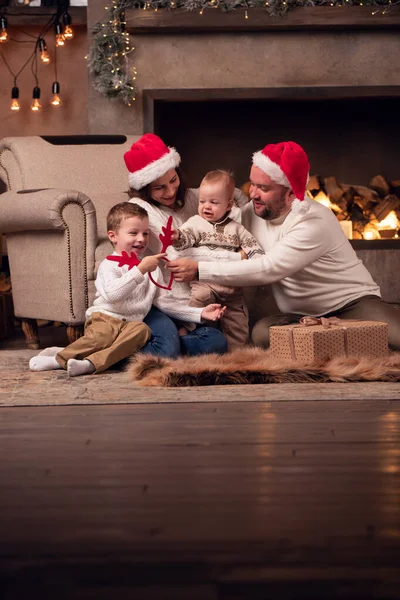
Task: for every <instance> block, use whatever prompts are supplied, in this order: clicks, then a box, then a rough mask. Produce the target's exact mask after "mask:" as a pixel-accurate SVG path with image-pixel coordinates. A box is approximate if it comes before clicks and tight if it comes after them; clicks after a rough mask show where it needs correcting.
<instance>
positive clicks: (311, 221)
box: [199, 199, 380, 315]
mask: <svg viewBox="0 0 400 600" xmlns="http://www.w3.org/2000/svg"><path fill="white" fill-rule="evenodd" d="M303 202H304V203H306V204H305V205H304V208H305V209H306V210H305V212H304V213H301V214H298V213H296V212H295V211H293V210H291V211H290V212H289V213H287V214H286V215H285V216H284V217H281V218H279V219H275V220H273V221H266V220H264V219H261V218H260V217H257V216H256V215H255V214H254V210H253V205H252V203H250V204H249V205H247V206H246V207H245V208H244V209H243V211H242V222H243V225H244V226H245V227H246V229H247V230H248V231H250V233H252V234H253V235H254V237H255V238H256V240H257V241H258V242H259V244H260V245H261V247H262V248H263V249H264V251H265V255H264V256H262V257H260V258H256V259H254V260H251V261H242V262H241V263H237V262H235V263H227V262H224V263H223V264H220V263H219V262H217V261H214V262H203V261H201V262H199V275H200V281H205V282H213V281H214V282H215V281H218V283H219V284H221V285H235V286H257V285H265V284H272V285H271V287H272V291H273V294H274V297H275V301H276V303H277V305H278V307H279V310H280V311H282V312H283V313H296V314H300V315H324V314H326V313H328V312H331V311H334V310H338V309H339V308H341V307H343V306H344V305H346V304H348V303H349V302H351V301H352V300H356V299H357V298H360V297H361V296H365V295H368V294H373V295H376V296H380V291H379V287H378V286H377V285H376V283H375V282H374V281H373V279H372V277H371V275H370V274H369V272H368V271H367V269H366V268H365V267H364V265H363V263H362V262H361V260H360V259H359V258H358V257H357V255H356V253H355V251H354V250H353V248H352V246H351V244H350V242H349V241H348V239H347V238H346V237H345V235H344V233H343V231H342V228H341V227H340V223H339V221H338V220H337V219H336V217H335V215H334V214H333V213H332V211H331V210H329V209H328V208H326V207H325V206H323V205H322V204H320V203H318V202H315V201H314V200H311V199H305V200H304V201H303Z"/></svg>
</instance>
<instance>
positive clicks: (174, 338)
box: [141, 306, 228, 358]
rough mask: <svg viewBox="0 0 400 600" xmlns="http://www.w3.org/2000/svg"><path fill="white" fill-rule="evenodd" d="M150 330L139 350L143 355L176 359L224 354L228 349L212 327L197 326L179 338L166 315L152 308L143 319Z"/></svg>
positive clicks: (222, 338)
mask: <svg viewBox="0 0 400 600" xmlns="http://www.w3.org/2000/svg"><path fill="white" fill-rule="evenodd" d="M144 322H145V323H146V325H147V326H148V327H150V329H151V333H152V335H151V338H150V340H149V341H148V342H147V344H146V345H145V346H143V348H142V349H141V352H143V353H144V354H153V355H155V356H166V357H169V358H176V357H177V356H180V355H181V354H187V355H188V356H197V355H198V354H210V353H212V352H215V353H217V354H224V352H227V350H228V347H227V343H226V339H225V336H224V335H223V333H221V331H219V330H218V329H215V328H213V327H207V326H204V325H199V326H198V327H197V328H196V329H195V330H194V331H191V332H190V333H188V334H187V335H184V336H179V335H178V328H177V326H176V324H175V322H174V321H173V319H171V318H170V317H168V315H165V314H164V313H162V312H161V311H160V310H158V309H157V308H155V307H154V306H153V307H152V309H151V310H150V312H149V313H148V315H147V316H146V318H145V319H144Z"/></svg>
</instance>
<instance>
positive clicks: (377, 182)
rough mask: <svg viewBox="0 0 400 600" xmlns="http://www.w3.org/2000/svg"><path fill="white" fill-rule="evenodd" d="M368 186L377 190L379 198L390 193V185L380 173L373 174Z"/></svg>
mask: <svg viewBox="0 0 400 600" xmlns="http://www.w3.org/2000/svg"><path fill="white" fill-rule="evenodd" d="M368 187H369V188H371V189H372V190H374V191H375V192H377V194H378V195H379V196H380V197H381V198H384V197H385V196H387V195H388V194H389V193H390V185H389V184H388V182H387V181H386V179H385V178H384V177H382V175H375V177H373V178H372V179H371V181H370V182H369V184H368Z"/></svg>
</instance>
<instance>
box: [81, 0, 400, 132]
mask: <svg viewBox="0 0 400 600" xmlns="http://www.w3.org/2000/svg"><path fill="white" fill-rule="evenodd" d="M328 10H329V9H328ZM343 10H345V9H343ZM103 15H104V9H103V7H102V3H98V2H90V3H89V7H88V31H90V30H91V26H92V25H93V24H94V23H95V22H96V21H98V20H101V19H103ZM384 18H385V16H384V15H383V16H382V19H384ZM153 31H154V33H138V32H135V33H133V34H131V38H132V42H133V45H134V46H135V51H134V52H133V53H132V54H131V55H130V56H129V63H130V65H131V66H132V65H135V67H136V68H137V80H136V84H137V89H138V94H137V99H136V102H135V103H133V105H132V106H131V107H128V106H125V105H124V104H123V103H122V102H118V101H110V100H108V99H106V98H104V97H102V96H100V95H99V94H98V92H96V91H95V89H94V88H93V86H89V132H90V133H95V134H100V133H112V134H116V133H121V134H141V133H143V132H144V130H145V123H144V111H143V91H144V90H154V89H165V90H168V89H173V90H177V89H180V88H181V89H186V90H187V89H220V88H225V89H233V90H237V89H240V88H283V87H289V88H293V87H294V88H296V87H303V88H306V87H307V88H309V87H316V88H318V87H328V86H334V87H337V86H339V87H340V86H342V87H344V86H400V69H399V68H398V57H399V56H400V35H399V31H398V28H397V29H396V28H394V29H385V30H383V29H380V28H379V26H378V27H375V28H373V29H365V30H363V29H359V28H357V27H356V26H355V27H354V29H351V28H350V29H349V28H346V29H343V31H340V30H326V29H322V30H318V29H317V30H308V29H307V27H306V26H305V28H304V30H288V31H285V30H282V31H275V30H271V31H265V32H263V31H254V32H251V31H246V32H226V33H225V32H223V30H222V31H218V32H204V33H188V32H185V30H184V29H181V30H180V31H179V32H177V33H158V32H157V33H156V31H157V29H153ZM238 118H240V116H238Z"/></svg>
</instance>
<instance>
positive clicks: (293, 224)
mask: <svg viewBox="0 0 400 600" xmlns="http://www.w3.org/2000/svg"><path fill="white" fill-rule="evenodd" d="M308 172H309V162H308V158H307V155H306V153H305V151H304V150H303V148H301V146H299V145H298V144H296V143H295V142H280V143H278V144H268V145H267V146H265V148H263V150H260V151H258V152H256V153H255V154H254V155H253V165H252V167H251V171H250V182H251V185H250V199H251V202H250V203H249V204H248V205H247V206H245V207H244V209H243V211H242V222H243V225H244V226H245V227H246V229H248V230H249V231H250V232H251V233H252V234H253V235H254V237H255V238H256V240H257V241H258V243H259V244H260V245H261V247H262V248H263V250H264V251H265V256H263V257H261V258H257V259H255V260H252V261H249V262H247V261H246V262H239V261H235V262H232V263H226V262H224V263H218V262H199V263H197V262H196V261H193V260H191V259H184V258H182V259H178V260H175V261H171V262H170V263H169V265H168V268H169V269H170V271H172V272H173V273H174V276H175V279H176V280H177V281H191V280H192V279H194V278H195V277H198V278H199V280H200V281H204V282H211V281H218V283H220V284H221V285H236V286H258V285H265V284H271V288H272V292H273V295H274V298H275V301H276V304H277V306H278V308H279V310H280V311H281V314H278V315H272V316H270V317H265V318H263V319H261V320H260V321H258V322H257V323H256V324H255V326H254V328H253V331H252V341H253V342H254V343H255V344H256V345H258V346H262V347H264V348H268V346H269V327H270V326H271V325H283V324H287V323H293V322H297V321H298V320H299V319H300V318H301V317H302V316H303V315H312V316H325V317H331V316H336V317H339V318H342V319H362V320H372V321H383V322H386V323H388V324H389V345H390V347H391V348H392V349H394V350H400V311H399V310H398V309H397V308H396V307H395V306H393V305H390V304H388V303H386V302H384V301H383V300H381V298H380V291H379V287H378V286H377V285H376V283H375V282H374V281H373V279H372V277H371V275H370V274H369V272H368V271H367V269H366V268H365V267H364V265H363V264H362V262H361V260H359V259H358V258H357V255H356V253H355V251H354V250H353V248H352V246H351V244H350V242H349V241H348V240H347V238H346V237H345V235H344V233H343V231H342V228H341V226H340V224H339V221H338V220H337V219H336V217H335V215H334V214H333V213H332V211H331V210H329V209H328V208H326V207H325V206H323V205H322V204H320V203H318V202H315V201H314V200H311V199H310V198H308V196H306V186H307V181H308V174H309V173H308ZM238 258H239V257H238Z"/></svg>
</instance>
